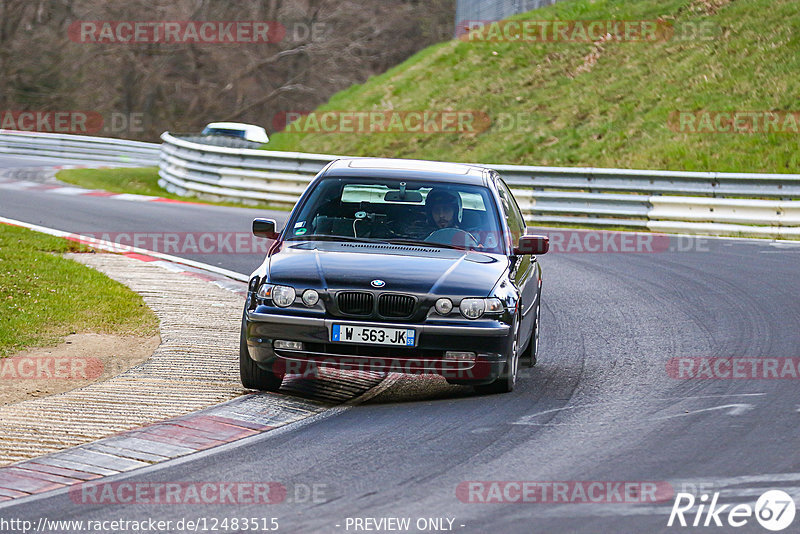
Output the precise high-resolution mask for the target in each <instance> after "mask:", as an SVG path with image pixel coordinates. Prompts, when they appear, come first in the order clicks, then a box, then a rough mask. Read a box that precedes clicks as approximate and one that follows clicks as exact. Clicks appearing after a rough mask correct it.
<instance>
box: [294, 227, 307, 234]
mask: <svg viewBox="0 0 800 534" xmlns="http://www.w3.org/2000/svg"><path fill="white" fill-rule="evenodd" d="M305 233H306V229H305V228H298V229H297V230H295V231H294V235H303V234H305Z"/></svg>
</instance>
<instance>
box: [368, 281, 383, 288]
mask: <svg viewBox="0 0 800 534" xmlns="http://www.w3.org/2000/svg"><path fill="white" fill-rule="evenodd" d="M370 285H372V287H383V286H385V285H386V282H384V281H383V280H373V281H372V282H370Z"/></svg>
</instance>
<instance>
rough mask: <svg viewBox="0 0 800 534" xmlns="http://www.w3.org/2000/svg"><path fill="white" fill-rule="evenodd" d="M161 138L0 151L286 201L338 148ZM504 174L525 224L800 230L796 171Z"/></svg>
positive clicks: (13, 135) (22, 136)
mask: <svg viewBox="0 0 800 534" xmlns="http://www.w3.org/2000/svg"><path fill="white" fill-rule="evenodd" d="M161 139H162V140H163V144H162V145H157V144H153V143H142V142H138V141H128V140H124V139H111V138H103V137H89V136H80V135H64V134H47V133H37V132H19V131H11V130H0V154H3V153H5V154H15V155H33V156H41V157H55V158H68V159H74V160H79V161H83V162H88V163H105V164H110V165H133V166H138V165H158V166H159V171H158V173H159V184H160V185H161V186H162V187H164V188H165V189H167V190H168V191H170V192H172V193H176V194H179V195H191V196H199V197H206V198H212V199H236V200H238V201H241V202H243V203H256V202H267V203H270V204H276V205H284V206H292V205H294V203H295V202H296V201H297V199H298V198H299V196H300V194H301V193H302V192H303V190H304V189H305V187H306V186H307V185H308V183H309V182H310V181H311V179H312V178H313V177H314V176H315V175H316V174H317V173H318V172H319V171H320V170H321V169H322V168H323V167H324V166H325V165H326V164H327V163H328V162H329V161H331V160H333V159H336V158H337V157H339V156H333V155H329V154H305V153H299V152H275V151H266V150H253V149H247V148H228V147H223V146H212V145H206V144H201V143H198V142H196V138H195V140H187V139H181V138H179V137H176V136H173V135H172V134H170V133H169V132H165V133H164V134H162V136H161ZM484 166H486V167H491V168H493V169H496V170H497V171H498V172H500V174H502V175H503V177H504V179H505V180H506V182H507V183H508V184H509V186H510V187H511V189H512V191H513V193H514V196H515V197H516V198H517V201H518V202H519V204H520V207H521V208H522V210H523V212H524V213H525V218H526V220H527V221H528V223H529V224H531V225H548V224H567V225H578V226H595V227H609V226H613V227H624V228H630V229H650V230H654V231H659V232H681V233H698V234H711V235H715V234H717V235H743V236H753V237H755V236H759V237H783V238H800V200H795V199H800V175H797V174H743V173H716V172H675V171H651V170H626V169H597V168H561V167H531V166H520V165H484Z"/></svg>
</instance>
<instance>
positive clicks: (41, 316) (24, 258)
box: [0, 224, 158, 357]
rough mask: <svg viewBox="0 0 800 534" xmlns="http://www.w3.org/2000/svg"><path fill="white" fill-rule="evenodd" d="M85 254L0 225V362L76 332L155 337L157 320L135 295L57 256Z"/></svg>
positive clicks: (71, 244) (77, 248)
mask: <svg viewBox="0 0 800 534" xmlns="http://www.w3.org/2000/svg"><path fill="white" fill-rule="evenodd" d="M87 250H88V249H87V248H86V247H83V246H82V245H79V244H77V243H74V242H72V241H67V240H65V239H61V238H57V237H51V236H48V235H44V234H39V233H36V232H33V231H30V230H27V229H24V228H18V227H14V226H8V225H4V224H0V357H3V356H8V355H9V354H13V353H15V352H17V351H20V350H23V349H27V348H32V347H39V346H47V345H53V344H56V343H58V342H59V341H60V340H62V339H63V337H64V336H66V335H68V334H72V333H76V332H77V333H83V332H96V333H114V334H123V335H142V336H151V335H154V334H156V333H157V332H158V319H157V318H156V316H155V314H154V313H153V312H152V310H150V308H148V307H147V306H146V305H145V303H144V301H143V300H142V298H141V297H140V296H139V295H137V294H136V293H134V292H133V291H131V290H130V289H128V288H127V287H125V286H124V285H122V284H120V283H119V282H115V281H114V280H111V279H110V278H108V277H106V276H105V275H103V274H101V273H99V272H98V271H95V270H94V269H91V268H90V267H86V266H85V265H81V264H79V263H77V262H74V261H72V260H68V259H66V258H63V257H62V256H61V255H60V254H61V253H64V252H83V251H87Z"/></svg>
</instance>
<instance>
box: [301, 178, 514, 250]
mask: <svg viewBox="0 0 800 534" xmlns="http://www.w3.org/2000/svg"><path fill="white" fill-rule="evenodd" d="M501 235H502V234H501V232H500V226H499V222H498V218H497V211H496V208H495V203H494V201H493V200H492V195H491V193H490V190H489V189H488V188H486V187H483V186H475V185H467V184H454V183H438V182H426V181H419V180H418V181H414V180H408V181H402V180H390V179H378V178H375V179H369V178H366V179H365V178H327V179H324V180H322V181H320V182H319V183H318V184H317V185H316V187H315V188H314V190H313V191H312V193H311V195H310V196H309V198H308V200H307V201H306V202H305V204H304V205H303V207H302V209H301V210H300V212H299V213H298V214H297V216H296V217H295V218H293V219H292V221H291V222H290V228H288V229H287V234H286V239H287V240H338V239H341V240H342V241H353V240H359V241H373V242H374V241H379V242H385V243H392V244H408V245H414V244H416V245H420V246H430V247H443V248H458V249H466V250H479V251H483V252H490V253H502V241H501V239H500V236H501Z"/></svg>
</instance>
